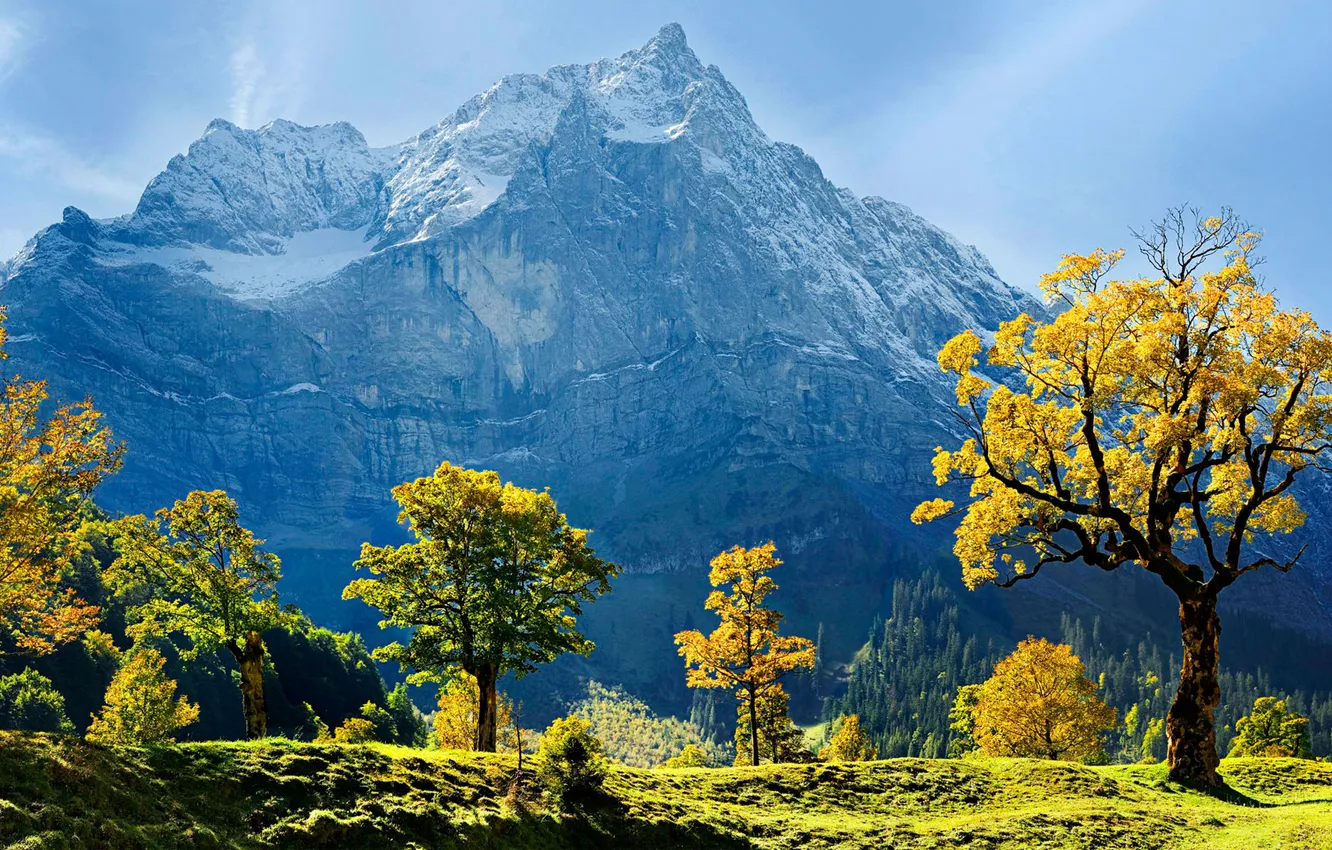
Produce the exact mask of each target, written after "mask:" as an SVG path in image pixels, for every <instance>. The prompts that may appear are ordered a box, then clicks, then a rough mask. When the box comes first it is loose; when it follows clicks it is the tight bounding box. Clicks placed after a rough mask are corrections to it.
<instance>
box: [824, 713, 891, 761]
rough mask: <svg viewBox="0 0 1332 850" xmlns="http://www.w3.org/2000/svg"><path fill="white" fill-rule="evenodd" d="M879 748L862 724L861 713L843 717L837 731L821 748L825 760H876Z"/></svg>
mask: <svg viewBox="0 0 1332 850" xmlns="http://www.w3.org/2000/svg"><path fill="white" fill-rule="evenodd" d="M878 757H879V750H878V748H877V747H875V746H874V742H873V741H871V740H870V737H869V735H867V734H865V730H864V729H863V728H861V725H860V715H859V714H848V715H846V716H845V717H843V718H842V719H841V723H840V724H839V725H838V727H837V731H836V732H835V733H834V734H833V736H832V738H830V739H829V740H828V743H827V744H825V745H824V746H823V749H821V750H819V758H821V759H823V760H824V761H874V759H876V758H878Z"/></svg>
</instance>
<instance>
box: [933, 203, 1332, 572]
mask: <svg viewBox="0 0 1332 850" xmlns="http://www.w3.org/2000/svg"><path fill="white" fill-rule="evenodd" d="M1198 227H1199V228H1200V230H1199V232H1198V234H1197V235H1196V242H1197V244H1195V245H1192V246H1185V250H1186V251H1188V252H1190V253H1188V254H1187V255H1186V257H1185V261H1184V262H1183V264H1182V268H1179V269H1169V268H1168V267H1165V268H1166V272H1165V273H1164V274H1163V275H1162V276H1161V277H1157V278H1142V279H1134V280H1112V279H1110V275H1111V272H1112V270H1113V269H1114V266H1115V264H1116V263H1117V262H1118V261H1119V260H1120V258H1121V257H1122V256H1123V251H1115V252H1107V251H1101V250H1098V251H1094V252H1092V253H1091V254H1088V255H1086V256H1079V255H1070V256H1067V257H1065V258H1064V260H1063V262H1061V263H1060V266H1059V268H1058V269H1057V270H1056V271H1054V272H1052V273H1050V274H1048V275H1046V276H1045V277H1044V278H1042V280H1041V288H1042V289H1043V290H1044V292H1045V293H1046V296H1047V298H1049V299H1050V300H1052V301H1057V302H1060V304H1061V306H1063V307H1064V310H1063V312H1062V313H1060V314H1059V315H1058V316H1056V317H1055V318H1054V319H1052V320H1050V321H1039V320H1037V319H1034V318H1032V317H1031V316H1027V315H1025V314H1024V315H1020V316H1018V317H1017V318H1016V319H1013V320H1012V321H1009V322H1005V323H1003V324H1002V325H1001V327H1000V329H999V331H998V332H997V333H996V335H995V339H994V344H993V345H992V346H991V347H990V348H989V350H988V352H986V355H985V360H986V362H987V363H988V364H989V366H990V367H993V368H994V369H995V370H996V374H999V373H1002V372H1007V373H1009V374H1010V375H1011V376H1012V377H1014V378H1018V379H1020V380H1021V382H1022V383H1023V384H1024V385H1025V392H1023V391H1019V390H1017V389H1015V388H1014V387H1015V386H1016V383H1017V382H1015V381H1014V382H1004V383H1000V382H997V381H992V380H989V379H987V378H984V377H982V376H981V375H978V374H977V373H976V372H975V371H974V370H975V369H976V367H977V366H978V365H979V363H980V360H979V357H980V354H981V352H982V348H983V346H982V343H981V340H980V338H979V337H978V336H977V335H976V334H975V333H973V332H971V331H965V332H963V333H962V334H959V335H958V336H957V337H955V338H954V339H952V340H951V341H949V342H948V344H946V345H945V346H944V347H943V349H942V350H941V351H940V352H939V358H938V359H939V367H940V369H942V370H943V371H945V372H951V373H953V374H954V375H956V380H957V395H958V403H959V406H960V407H962V408H963V412H964V417H965V418H966V419H968V420H969V422H970V425H971V429H972V433H973V436H972V438H970V439H968V440H966V441H965V442H964V443H963V444H962V445H961V446H960V447H959V448H958V449H957V450H956V451H951V452H950V451H947V450H945V449H943V448H940V449H938V450H937V451H936V456H935V462H934V469H935V476H936V478H937V479H938V481H939V483H940V484H943V483H946V482H948V481H962V482H966V483H967V484H968V486H969V487H970V501H969V502H968V504H967V507H966V511H965V516H964V518H963V520H962V523H961V524H960V525H959V527H958V530H957V543H956V545H955V547H954V551H955V552H956V554H957V556H958V558H959V560H960V561H961V563H962V568H963V578H964V579H965V581H966V583H967V585H968V586H970V587H976V586H977V585H980V584H983V583H985V582H995V583H999V584H1011V583H1012V582H1013V581H1015V580H1018V579H1020V578H1024V577H1029V576H1032V575H1035V574H1036V572H1038V571H1039V570H1040V569H1041V568H1042V567H1044V566H1046V565H1048V564H1051V563H1067V562H1070V561H1072V560H1074V559H1077V558H1081V559H1083V560H1085V561H1086V562H1088V563H1090V564H1094V565H1095V566H1098V567H1101V568H1103V569H1113V568H1116V567H1118V566H1121V565H1123V564H1128V563H1133V564H1137V565H1140V566H1142V567H1144V568H1145V569H1147V570H1149V571H1151V572H1153V573H1156V574H1158V575H1160V576H1161V577H1162V578H1163V579H1164V580H1165V581H1166V583H1167V584H1169V585H1170V586H1171V587H1172V588H1173V589H1176V590H1177V592H1184V593H1189V592H1193V591H1195V590H1197V589H1199V588H1200V587H1201V585H1203V584H1205V583H1206V580H1207V577H1206V576H1205V575H1204V567H1205V568H1206V572H1207V573H1210V574H1211V576H1210V581H1211V583H1212V589H1213V590H1217V589H1219V588H1220V587H1221V586H1224V585H1226V584H1229V583H1230V582H1232V581H1234V579H1235V578H1236V577H1237V576H1238V575H1240V574H1242V573H1244V572H1248V571H1250V570H1253V569H1258V568H1259V567H1262V566H1269V565H1271V566H1278V567H1288V566H1289V564H1288V563H1276V562H1273V561H1272V560H1271V559H1268V558H1256V559H1253V560H1250V561H1246V560H1244V559H1243V558H1242V557H1241V556H1242V552H1243V544H1244V543H1246V542H1249V541H1250V540H1252V539H1253V537H1254V535H1256V534H1263V533H1272V532H1289V531H1292V530H1294V529H1295V528H1297V527H1298V526H1299V525H1300V524H1301V523H1302V522H1303V520H1304V513H1303V512H1302V511H1301V510H1300V508H1299V504H1298V502H1297V501H1296V499H1295V497H1294V496H1293V495H1292V494H1291V493H1290V492H1289V487H1290V481H1291V480H1292V479H1293V478H1294V476H1295V475H1296V474H1297V473H1299V472H1300V471H1302V470H1304V469H1306V468H1308V467H1309V466H1311V465H1313V464H1314V463H1315V462H1316V461H1317V459H1318V458H1319V457H1320V456H1321V455H1323V454H1324V453H1325V452H1327V451H1328V450H1329V448H1332V440H1330V439H1329V433H1330V432H1332V336H1329V334H1327V333H1326V332H1324V331H1322V330H1321V329H1319V327H1318V326H1317V324H1316V323H1315V322H1314V321H1313V319H1312V318H1311V317H1310V316H1309V314H1308V313H1305V312H1303V311H1299V310H1280V309H1278V307H1277V303H1276V299H1275V298H1274V297H1273V296H1272V294H1271V293H1269V292H1265V291H1263V290H1262V289H1261V288H1260V287H1259V285H1258V283H1257V281H1256V280H1255V278H1254V276H1253V272H1252V268H1251V265H1252V255H1253V252H1254V249H1255V247H1256V246H1257V242H1258V237H1257V236H1256V235H1255V234H1253V233H1251V232H1249V231H1247V230H1243V229H1240V228H1239V227H1238V226H1237V225H1236V224H1235V223H1234V222H1233V221H1232V220H1231V219H1225V220H1222V219H1207V220H1203V221H1201V222H1199V224H1198ZM1151 244H1152V245H1157V244H1158V243H1155V242H1154V243H1151ZM1214 255H1215V256H1223V257H1224V264H1223V265H1222V266H1221V267H1220V268H1218V269H1216V270H1212V271H1207V270H1205V269H1204V267H1203V263H1204V261H1205V260H1207V259H1208V258H1209V257H1212V256H1214ZM951 507H952V505H951V504H950V503H948V502H946V501H944V500H941V499H934V500H931V501H929V502H926V503H924V504H922V505H921V506H920V507H918V508H917V509H916V512H915V514H913V519H914V520H915V521H916V522H924V521H928V520H931V519H935V518H937V517H939V516H942V515H944V514H946V513H947V512H948V511H949V510H950V509H951ZM1189 540H1200V542H1201V544H1202V550H1203V551H1204V553H1205V556H1206V558H1207V561H1206V563H1205V564H1201V565H1194V564H1190V563H1187V562H1186V561H1185V560H1184V559H1183V558H1182V557H1181V555H1180V554H1179V551H1178V549H1177V547H1176V546H1175V543H1176V542H1177V541H1189ZM1024 548H1025V549H1030V550H1031V551H1032V552H1034V555H1035V558H1036V560H1035V561H1034V562H1033V563H1030V564H1028V563H1027V562H1026V561H1025V560H1024V559H1019V558H1017V557H1010V558H1007V559H1005V558H1004V557H1003V556H1004V555H1012V553H1013V552H1014V550H1017V549H1024Z"/></svg>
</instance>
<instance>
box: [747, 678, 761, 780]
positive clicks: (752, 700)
mask: <svg viewBox="0 0 1332 850" xmlns="http://www.w3.org/2000/svg"><path fill="white" fill-rule="evenodd" d="M758 739H759V734H758V696H757V695H755V693H754V689H753V688H750V689H749V757H750V759H751V761H750V764H752V765H754V766H755V767H758V763H759V750H758Z"/></svg>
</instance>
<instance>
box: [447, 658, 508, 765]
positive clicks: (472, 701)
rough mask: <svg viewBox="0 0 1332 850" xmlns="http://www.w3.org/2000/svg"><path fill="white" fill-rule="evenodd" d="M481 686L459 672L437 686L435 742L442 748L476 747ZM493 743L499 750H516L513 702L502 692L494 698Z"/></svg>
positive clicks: (466, 748) (461, 748)
mask: <svg viewBox="0 0 1332 850" xmlns="http://www.w3.org/2000/svg"><path fill="white" fill-rule="evenodd" d="M480 692H481V690H480V688H479V687H478V686H477V684H476V679H475V678H473V677H472V676H469V675H468V674H466V673H464V672H462V671H459V672H458V674H457V675H455V676H453V677H452V678H450V679H449V680H448V681H447V682H446V683H445V684H444V687H442V688H440V689H439V709H438V710H437V711H436V712H435V745H436V746H437V747H439V748H440V749H441V750H472V749H475V748H476V740H477V735H476V722H477V705H478V704H479V702H480V700H479V697H480ZM495 726H496V736H495V743H496V747H497V749H500V750H516V749H518V729H517V726H516V725H515V724H514V721H513V703H512V702H511V701H510V700H509V698H508V697H507V696H505V695H504V694H503V693H499V694H497V695H496V697H495Z"/></svg>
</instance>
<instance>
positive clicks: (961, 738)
mask: <svg viewBox="0 0 1332 850" xmlns="http://www.w3.org/2000/svg"><path fill="white" fill-rule="evenodd" d="M980 695H981V686H980V685H962V686H961V687H959V688H958V689H957V699H955V700H953V707H952V708H951V709H949V710H948V728H949V730H950V731H951V732H952V733H953V735H952V737H951V738H949V739H948V757H949V758H961V757H962V756H965V755H968V754H970V753H974V752H976V750H977V749H979V747H978V746H977V744H976V737H975V733H976V704H977V703H979V702H980Z"/></svg>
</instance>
